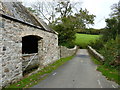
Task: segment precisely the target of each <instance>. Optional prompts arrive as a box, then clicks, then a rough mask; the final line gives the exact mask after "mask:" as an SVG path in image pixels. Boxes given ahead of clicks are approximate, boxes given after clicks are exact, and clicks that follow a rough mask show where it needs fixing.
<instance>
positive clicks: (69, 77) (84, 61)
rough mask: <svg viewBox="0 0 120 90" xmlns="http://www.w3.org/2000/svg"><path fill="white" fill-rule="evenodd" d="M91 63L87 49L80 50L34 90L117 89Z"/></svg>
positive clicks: (115, 85) (114, 84)
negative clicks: (65, 89)
mask: <svg viewBox="0 0 120 90" xmlns="http://www.w3.org/2000/svg"><path fill="white" fill-rule="evenodd" d="M96 68H97V66H96V65H95V64H94V63H93V62H92V61H91V59H90V56H89V54H88V52H87V50H86V49H79V50H78V52H77V54H76V56H75V57H74V58H73V59H72V60H70V61H68V62H67V63H65V64H64V65H62V66H60V67H59V68H58V69H57V70H55V71H54V72H53V73H52V74H51V75H50V76H48V77H47V78H46V79H45V80H43V81H41V82H40V83H39V84H38V85H35V86H34V87H32V88H117V87H118V85H117V84H116V83H114V82H112V81H108V80H107V79H106V78H105V77H104V76H103V75H102V74H101V73H100V72H98V71H96Z"/></svg>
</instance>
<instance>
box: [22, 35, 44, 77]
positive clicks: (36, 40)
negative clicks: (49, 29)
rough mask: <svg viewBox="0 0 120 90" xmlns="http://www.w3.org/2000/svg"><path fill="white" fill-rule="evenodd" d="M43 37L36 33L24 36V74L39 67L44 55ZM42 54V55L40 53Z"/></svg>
mask: <svg viewBox="0 0 120 90" xmlns="http://www.w3.org/2000/svg"><path fill="white" fill-rule="evenodd" d="M42 48H43V47H42V38H41V37H39V36H35V35H28V36H24V37H22V59H23V61H22V67H23V75H25V74H27V73H29V72H31V71H33V70H34V69H37V68H38V67H39V65H40V57H41V55H42V53H40V52H42V51H40V50H42ZM40 54H41V55H40Z"/></svg>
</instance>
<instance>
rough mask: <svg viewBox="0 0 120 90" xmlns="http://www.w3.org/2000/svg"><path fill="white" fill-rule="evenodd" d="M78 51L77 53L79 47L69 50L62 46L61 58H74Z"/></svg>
mask: <svg viewBox="0 0 120 90" xmlns="http://www.w3.org/2000/svg"><path fill="white" fill-rule="evenodd" d="M76 51H77V46H75V47H74V48H72V49H68V48H66V47H64V46H60V58H65V57H69V56H72V55H74V54H75V53H76Z"/></svg>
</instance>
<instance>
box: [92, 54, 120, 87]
mask: <svg viewBox="0 0 120 90" xmlns="http://www.w3.org/2000/svg"><path fill="white" fill-rule="evenodd" d="M91 59H92V61H93V62H94V63H95V64H97V65H98V67H97V70H98V71H100V72H101V73H102V74H103V75H104V76H106V78H107V79H108V80H112V81H115V82H116V83H118V84H119V85H120V74H119V71H118V70H116V69H114V68H110V67H107V66H105V65H103V64H102V62H100V61H99V60H97V59H95V58H94V57H93V56H91Z"/></svg>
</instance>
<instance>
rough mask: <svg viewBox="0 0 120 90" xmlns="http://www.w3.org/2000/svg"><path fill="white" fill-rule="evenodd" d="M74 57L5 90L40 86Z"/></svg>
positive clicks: (56, 63) (44, 69)
mask: <svg viewBox="0 0 120 90" xmlns="http://www.w3.org/2000/svg"><path fill="white" fill-rule="evenodd" d="M73 57H74V56H70V57H66V58H61V59H60V60H57V61H56V62H54V63H53V64H50V65H48V66H47V67H45V68H43V69H42V70H40V71H39V72H38V73H36V74H33V75H31V76H28V77H25V78H23V79H22V80H20V81H18V82H17V83H14V84H12V85H10V86H8V87H6V88H4V89H3V90H7V89H11V90H12V89H13V88H15V89H19V88H29V87H32V86H34V85H36V84H38V83H39V82H40V81H41V80H44V79H45V78H46V77H47V76H48V75H49V74H50V73H51V72H52V71H54V70H55V69H57V68H58V67H59V66H61V65H63V64H64V63H65V62H67V61H68V60H71V59H72V58H73Z"/></svg>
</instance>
